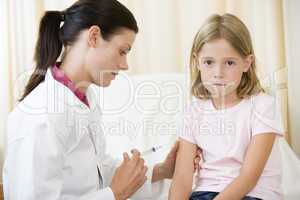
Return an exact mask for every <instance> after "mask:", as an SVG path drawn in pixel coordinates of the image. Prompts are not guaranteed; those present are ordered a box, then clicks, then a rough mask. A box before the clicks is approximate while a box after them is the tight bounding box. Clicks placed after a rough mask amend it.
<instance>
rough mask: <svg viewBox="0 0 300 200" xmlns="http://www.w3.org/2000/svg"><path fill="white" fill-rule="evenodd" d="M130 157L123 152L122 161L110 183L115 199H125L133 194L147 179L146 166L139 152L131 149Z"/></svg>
mask: <svg viewBox="0 0 300 200" xmlns="http://www.w3.org/2000/svg"><path fill="white" fill-rule="evenodd" d="M131 152H132V157H131V158H129V156H128V154H127V153H123V162H122V164H121V165H120V166H119V167H118V168H117V170H116V172H115V174H114V176H113V178H112V182H111V185H110V188H111V189H112V191H113V193H114V195H115V198H116V200H125V199H127V198H129V197H130V196H131V195H132V194H134V193H135V192H136V191H137V190H138V189H139V188H140V187H141V186H142V185H143V184H144V183H145V181H146V180H147V177H146V172H147V167H146V166H145V165H144V159H142V158H141V157H140V152H139V151H137V150H132V151H131Z"/></svg>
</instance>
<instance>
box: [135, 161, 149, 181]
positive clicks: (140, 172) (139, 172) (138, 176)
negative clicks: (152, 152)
mask: <svg viewBox="0 0 300 200" xmlns="http://www.w3.org/2000/svg"><path fill="white" fill-rule="evenodd" d="M147 171H148V167H147V166H145V165H143V166H142V167H141V168H137V169H136V170H135V171H134V175H133V177H134V179H135V180H137V181H138V182H140V181H143V180H144V177H146V173H147Z"/></svg>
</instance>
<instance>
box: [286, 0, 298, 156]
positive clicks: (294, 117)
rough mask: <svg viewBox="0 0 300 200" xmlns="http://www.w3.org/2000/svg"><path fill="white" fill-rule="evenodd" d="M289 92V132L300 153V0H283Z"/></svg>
mask: <svg viewBox="0 0 300 200" xmlns="http://www.w3.org/2000/svg"><path fill="white" fill-rule="evenodd" d="M283 5H284V16H285V19H284V20H285V28H286V31H285V38H286V58H287V68H288V92H289V100H288V104H289V105H288V106H289V132H290V136H291V140H292V147H293V149H294V150H295V152H296V153H297V154H298V155H300V105H299V103H300V87H299V84H300V83H299V76H300V66H299V61H298V60H299V58H300V37H299V36H300V24H299V19H300V12H299V10H300V1H299V0H283Z"/></svg>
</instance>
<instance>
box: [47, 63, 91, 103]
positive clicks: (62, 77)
mask: <svg viewBox="0 0 300 200" xmlns="http://www.w3.org/2000/svg"><path fill="white" fill-rule="evenodd" d="M59 66H60V63H56V65H54V66H53V67H52V69H51V72H52V76H53V78H54V79H55V80H56V81H58V82H60V83H62V84H63V85H65V86H66V87H67V88H69V89H70V90H71V91H72V92H73V93H74V95H75V96H76V97H77V98H78V99H79V100H80V101H81V102H83V103H84V104H85V105H87V106H89V102H88V100H87V97H86V95H85V94H84V93H83V92H81V91H80V90H79V89H78V88H76V85H75V84H74V83H73V82H72V81H71V79H70V78H69V77H67V75H66V74H65V73H64V72H63V71H62V70H60V69H59Z"/></svg>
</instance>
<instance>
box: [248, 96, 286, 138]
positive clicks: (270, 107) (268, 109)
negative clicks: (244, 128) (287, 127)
mask: <svg viewBox="0 0 300 200" xmlns="http://www.w3.org/2000/svg"><path fill="white" fill-rule="evenodd" d="M252 103H253V107H252V108H253V110H252V120H251V121H252V126H251V134H252V136H255V135H258V134H263V133H275V134H277V135H278V136H283V135H284V128H283V124H282V120H281V111H280V106H279V103H278V101H277V100H276V98H274V97H272V96H269V95H266V94H264V95H260V96H258V97H256V98H255V99H254V100H253V101H252Z"/></svg>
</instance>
